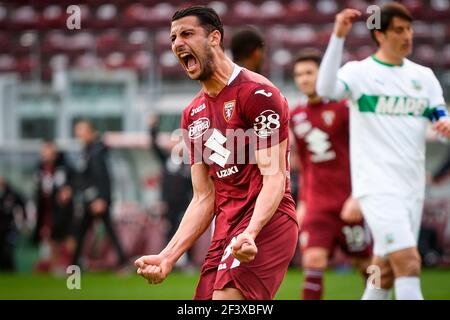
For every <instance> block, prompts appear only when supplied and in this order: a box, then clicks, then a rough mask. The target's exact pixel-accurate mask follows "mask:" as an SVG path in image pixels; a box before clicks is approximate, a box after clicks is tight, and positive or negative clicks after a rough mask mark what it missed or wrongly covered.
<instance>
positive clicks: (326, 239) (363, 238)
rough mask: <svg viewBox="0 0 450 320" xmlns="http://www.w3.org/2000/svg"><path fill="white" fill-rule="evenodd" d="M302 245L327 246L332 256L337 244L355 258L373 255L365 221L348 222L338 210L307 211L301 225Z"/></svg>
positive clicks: (303, 247)
mask: <svg viewBox="0 0 450 320" xmlns="http://www.w3.org/2000/svg"><path fill="white" fill-rule="evenodd" d="M300 246H301V249H302V250H306V249H308V248H313V247H314V248H317V247H319V248H325V249H327V250H328V252H329V253H330V256H331V255H332V254H333V251H334V249H335V248H336V246H339V247H340V248H341V249H342V251H344V252H345V253H346V254H347V255H349V256H351V257H354V258H367V257H370V256H371V255H372V240H371V236H370V231H369V228H368V227H367V225H366V224H365V223H364V221H362V222H361V223H354V224H347V223H345V222H344V221H342V219H341V218H340V217H339V213H338V212H326V213H325V212H324V213H318V212H314V213H312V212H310V213H309V215H308V213H307V214H306V216H305V219H304V221H303V222H302V225H301V227H300Z"/></svg>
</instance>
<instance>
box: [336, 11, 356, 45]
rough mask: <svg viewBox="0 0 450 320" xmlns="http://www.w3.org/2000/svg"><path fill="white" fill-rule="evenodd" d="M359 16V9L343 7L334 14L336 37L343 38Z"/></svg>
mask: <svg viewBox="0 0 450 320" xmlns="http://www.w3.org/2000/svg"><path fill="white" fill-rule="evenodd" d="M360 16H361V11H359V10H356V9H344V10H342V11H341V12H339V13H338V14H337V15H336V19H335V22H334V31H333V32H334V34H335V35H336V36H337V37H338V38H345V37H346V36H347V34H348V33H349V32H350V30H351V29H352V25H353V21H354V20H355V19H356V18H358V17H360Z"/></svg>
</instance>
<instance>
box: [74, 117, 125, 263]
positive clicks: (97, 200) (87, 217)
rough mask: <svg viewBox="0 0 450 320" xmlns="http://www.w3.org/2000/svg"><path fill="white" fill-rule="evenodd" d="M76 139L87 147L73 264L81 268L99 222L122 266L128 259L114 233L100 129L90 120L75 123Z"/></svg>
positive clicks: (109, 185)
mask: <svg viewBox="0 0 450 320" xmlns="http://www.w3.org/2000/svg"><path fill="white" fill-rule="evenodd" d="M75 136H76V138H77V139H78V140H79V142H80V143H81V144H82V145H83V147H84V149H83V151H82V155H81V157H82V159H81V160H82V161H81V162H82V165H81V168H80V169H81V170H80V172H79V179H78V180H79V183H80V189H81V190H79V191H80V193H81V194H82V198H83V208H84V212H83V218H82V220H81V224H80V226H79V230H78V237H77V244H76V249H75V254H74V256H73V261H72V263H73V264H75V265H79V262H80V261H79V260H80V257H81V254H82V250H83V244H84V240H85V238H86V234H87V232H88V230H89V228H90V227H91V225H92V224H93V222H94V220H96V219H100V220H101V221H102V222H103V223H104V226H105V229H106V232H107V234H108V235H109V237H110V239H111V242H112V245H113V247H114V248H115V250H116V253H117V257H118V266H119V267H122V266H124V265H125V263H126V261H127V259H126V257H125V254H124V252H123V249H122V246H121V244H120V241H119V238H118V236H117V234H116V232H115V231H114V227H113V222H112V218H111V177H110V173H109V168H108V165H107V156H108V150H107V147H106V146H105V144H104V143H103V142H102V141H101V140H100V138H99V135H98V133H97V130H96V129H95V127H94V125H93V124H92V122H90V121H89V120H80V121H78V122H77V123H76V125H75Z"/></svg>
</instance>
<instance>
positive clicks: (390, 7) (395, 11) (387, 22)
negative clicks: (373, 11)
mask: <svg viewBox="0 0 450 320" xmlns="http://www.w3.org/2000/svg"><path fill="white" fill-rule="evenodd" d="M395 17H398V18H401V19H404V20H406V21H409V22H412V21H413V17H412V15H411V13H410V12H409V10H408V9H407V8H406V7H405V6H404V5H402V4H401V3H398V2H389V3H386V4H385V5H383V6H382V7H381V10H380V28H373V29H371V30H370V35H371V36H372V39H373V41H375V43H376V44H377V46H379V45H380V44H379V43H378V41H377V38H376V37H375V31H379V32H382V33H384V32H386V30H387V29H389V27H390V26H391V23H392V20H393V19H394V18H395Z"/></svg>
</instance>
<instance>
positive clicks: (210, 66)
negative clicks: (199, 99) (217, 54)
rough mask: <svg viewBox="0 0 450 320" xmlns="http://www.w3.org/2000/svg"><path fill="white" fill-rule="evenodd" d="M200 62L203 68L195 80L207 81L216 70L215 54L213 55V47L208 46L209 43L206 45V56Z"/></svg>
mask: <svg viewBox="0 0 450 320" xmlns="http://www.w3.org/2000/svg"><path fill="white" fill-rule="evenodd" d="M199 60H200V59H199ZM199 63H200V66H201V68H202V70H201V72H200V74H199V75H198V77H197V78H196V79H193V80H199V81H206V80H208V79H209V78H211V76H212V75H213V73H214V70H215V69H214V56H213V53H212V50H211V48H210V47H208V45H205V57H204V58H203V59H202V60H201V61H199Z"/></svg>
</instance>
